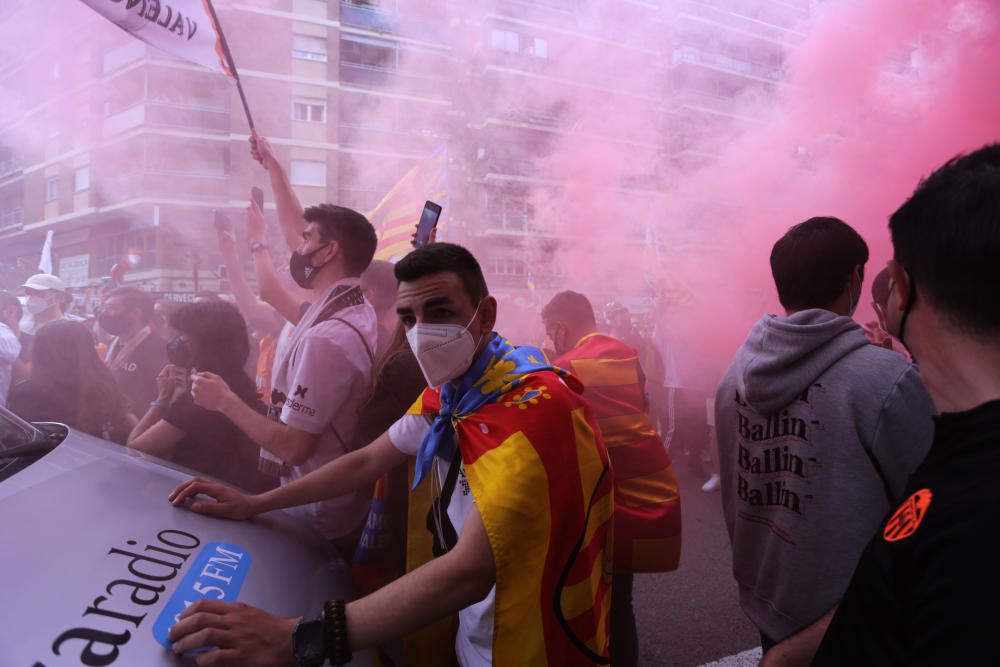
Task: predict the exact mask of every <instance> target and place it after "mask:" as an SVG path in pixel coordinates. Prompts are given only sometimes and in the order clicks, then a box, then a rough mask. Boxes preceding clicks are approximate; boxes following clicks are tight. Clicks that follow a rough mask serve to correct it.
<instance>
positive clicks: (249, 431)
mask: <svg viewBox="0 0 1000 667" xmlns="http://www.w3.org/2000/svg"><path fill="white" fill-rule="evenodd" d="M219 412H221V413H222V414H223V415H224V416H225V417H226V418H227V419H229V421H231V422H233V423H234V424H235V425H236V428H238V429H240V430H241V431H243V433H245V434H246V435H247V436H248V437H249V438H250V439H251V440H253V441H254V442H255V443H257V444H258V445H260V446H261V447H263V448H264V449H266V450H267V451H269V452H271V453H272V454H274V455H275V456H277V457H278V458H279V459H281V460H282V461H286V462H288V463H291V464H292V465H295V464H297V463H298V462H299V461H300V459H302V458H304V457H303V455H302V452H301V451H299V449H298V447H296V446H295V439H294V438H292V437H291V434H290V433H289V428H288V426H286V425H285V424H282V423H281V422H277V421H274V420H271V419H268V418H267V417H265V416H264V415H262V414H260V413H258V412H256V411H255V410H254V409H253V408H251V407H250V406H249V405H247V404H246V403H244V402H243V401H242V400H241V399H240V397H239V396H237V395H236V394H229V395H228V396H227V397H226V399H224V400H223V402H222V405H221V406H220V408H219ZM305 458H308V457H305Z"/></svg>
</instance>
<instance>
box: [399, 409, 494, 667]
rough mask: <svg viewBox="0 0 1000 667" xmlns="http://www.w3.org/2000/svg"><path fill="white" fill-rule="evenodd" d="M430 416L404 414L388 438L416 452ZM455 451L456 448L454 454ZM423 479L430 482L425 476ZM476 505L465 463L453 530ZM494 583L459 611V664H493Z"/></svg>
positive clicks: (442, 475)
mask: <svg viewBox="0 0 1000 667" xmlns="http://www.w3.org/2000/svg"><path fill="white" fill-rule="evenodd" d="M430 425H431V421H430V418H428V417H426V416H423V415H405V416H404V417H402V418H401V419H400V420H399V421H397V422H396V423H395V424H393V425H392V426H390V427H389V439H390V440H392V444H393V445H394V446H395V447H396V449H398V450H399V451H401V452H403V453H404V454H408V455H410V456H416V455H417V452H418V451H420V443H421V442H422V441H423V439H424V434H425V433H427V430H428V429H429V428H430ZM457 455H458V453H457V452H456V456H457ZM435 465H436V466H437V472H438V479H439V480H440V481H441V483H442V484H443V483H444V480H445V479H446V478H447V476H448V462H446V461H441V459H435ZM424 483H430V480H427V481H426V482H424ZM473 506H475V500H474V499H473V497H472V491H471V489H470V488H469V482H468V481H467V480H466V478H465V467H464V466H463V467H461V468H460V469H459V471H458V481H457V482H456V483H455V491H454V493H453V494H452V496H451V502H450V503H448V519H449V520H450V521H451V525H452V526H454V528H455V533H456V534H458V535H461V534H462V526H464V525H465V519H466V517H467V516H468V515H469V511H470V510H471V509H472V508H473ZM496 594H497V589H496V586H494V587H493V589H492V590H490V593H489V595H487V596H486V597H485V598H483V599H482V600H481V601H479V602H477V603H475V604H473V605H470V606H468V607H466V608H465V609H463V610H461V611H460V612H458V635H457V636H456V637H455V654H456V655H457V657H458V664H460V665H461V666H462V667H489V665H492V664H493V603H494V601H495V600H496Z"/></svg>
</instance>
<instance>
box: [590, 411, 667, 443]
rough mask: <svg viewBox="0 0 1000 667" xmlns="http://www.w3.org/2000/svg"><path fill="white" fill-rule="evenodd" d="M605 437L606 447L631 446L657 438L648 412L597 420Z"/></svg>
mask: <svg viewBox="0 0 1000 667" xmlns="http://www.w3.org/2000/svg"><path fill="white" fill-rule="evenodd" d="M597 424H598V426H600V428H601V435H603V436H604V446H605V447H619V446H621V445H630V444H633V443H634V442H636V441H637V440H640V439H642V438H651V437H656V435H657V433H656V429H655V428H653V422H652V421H651V420H650V417H649V413H648V412H636V413H633V414H631V415H622V416H620V417H604V418H603V419H598V420H597Z"/></svg>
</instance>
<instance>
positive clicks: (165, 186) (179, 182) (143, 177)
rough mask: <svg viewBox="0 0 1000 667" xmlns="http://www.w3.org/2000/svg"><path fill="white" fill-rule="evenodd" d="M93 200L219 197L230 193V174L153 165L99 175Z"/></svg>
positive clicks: (207, 198) (100, 203) (202, 198)
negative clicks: (113, 174)
mask: <svg viewBox="0 0 1000 667" xmlns="http://www.w3.org/2000/svg"><path fill="white" fill-rule="evenodd" d="M94 187H95V188H96V192H95V197H94V203H95V204H96V205H97V206H107V205H109V204H114V203H117V202H122V201H127V200H129V199H135V198H137V197H161V198H169V199H200V200H218V199H227V198H228V197H229V176H228V175H225V174H222V175H219V174H192V173H180V172H172V171H160V170H154V169H147V170H134V171H129V172H125V173H121V174H118V175H115V176H110V177H102V178H100V179H99V180H98V181H97V182H96V183H95V185H94Z"/></svg>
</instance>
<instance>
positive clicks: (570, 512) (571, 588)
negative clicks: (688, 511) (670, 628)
mask: <svg viewBox="0 0 1000 667" xmlns="http://www.w3.org/2000/svg"><path fill="white" fill-rule="evenodd" d="M490 349H492V353H491V354H490V357H489V359H488V363H487V364H485V365H486V370H485V372H483V373H482V375H481V376H480V377H478V378H477V379H476V380H475V382H474V386H473V388H472V389H471V391H479V392H483V394H484V395H488V396H491V397H494V398H491V400H490V401H489V402H487V403H486V404H484V405H482V406H481V407H478V408H477V409H475V410H474V411H472V412H462V411H460V412H457V413H454V414H453V415H452V417H451V421H452V425H453V426H454V429H455V433H456V434H457V436H458V437H457V440H458V448H459V454H460V455H461V457H462V463H463V465H464V468H465V474H466V478H467V480H468V483H469V486H470V488H471V491H472V495H473V497H474V499H475V502H476V507H477V508H478V510H479V513H480V515H481V516H482V519H483V523H484V525H485V526H486V532H487V534H488V536H489V540H490V546H491V548H492V551H493V559H494V562H495V564H496V574H497V581H496V607H495V610H494V626H493V664H494V665H496V666H497V667H515V666H516V667H520V666H522V665H553V666H556V665H558V666H560V667H562V666H566V665H570V666H571V665H592V664H607V661H608V631H609V626H608V621H609V612H610V605H611V580H610V574H611V572H610V566H611V563H610V539H611V533H610V531H611V520H612V514H613V500H612V473H611V470H610V466H609V461H608V456H607V452H606V451H605V449H604V445H603V443H602V442H601V437H600V433H599V431H598V429H597V423H596V421H595V419H594V416H593V414H592V413H591V411H590V407H589V406H588V405H587V404H586V402H584V400H583V398H582V396H581V392H582V389H583V387H582V385H581V384H580V382H579V381H578V380H577V379H576V378H574V377H573V376H572V375H570V374H568V373H566V372H565V371H562V370H560V369H556V368H553V367H551V366H549V365H548V362H546V361H545V357H544V355H542V353H541V352H540V351H539V350H537V349H535V348H530V347H514V346H513V345H511V344H510V343H508V342H507V341H506V340H504V339H502V338H496V339H494V340H493V342H492V343H491V347H490V348H488V350H490ZM440 411H441V395H440V390H434V389H427V390H425V391H424V393H423V394H422V395H421V397H420V398H419V399H418V400H417V402H416V403H415V404H414V406H413V407H412V408H411V409H410V414H422V415H427V416H433V417H436V416H437V415H438V413H439V412H440Z"/></svg>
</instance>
